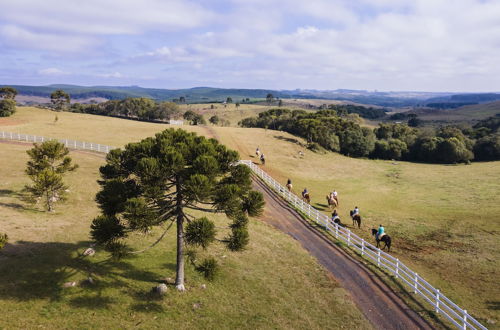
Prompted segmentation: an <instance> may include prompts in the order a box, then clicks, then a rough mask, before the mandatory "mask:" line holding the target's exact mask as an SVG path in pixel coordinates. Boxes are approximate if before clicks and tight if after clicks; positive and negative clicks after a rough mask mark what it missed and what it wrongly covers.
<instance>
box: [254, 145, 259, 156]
mask: <svg viewBox="0 0 500 330" xmlns="http://www.w3.org/2000/svg"><path fill="white" fill-rule="evenodd" d="M255 154H256V155H257V157H259V156H260V149H259V147H257V149H255Z"/></svg>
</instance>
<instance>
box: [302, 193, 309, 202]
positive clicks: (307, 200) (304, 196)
mask: <svg viewBox="0 0 500 330" xmlns="http://www.w3.org/2000/svg"><path fill="white" fill-rule="evenodd" d="M302 200H303V201H304V202H307V204H311V197H310V196H309V193H305V194H302Z"/></svg>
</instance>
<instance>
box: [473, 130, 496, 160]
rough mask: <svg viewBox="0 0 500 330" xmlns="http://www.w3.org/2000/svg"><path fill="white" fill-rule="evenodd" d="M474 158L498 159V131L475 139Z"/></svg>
mask: <svg viewBox="0 0 500 330" xmlns="http://www.w3.org/2000/svg"><path fill="white" fill-rule="evenodd" d="M474 159H476V160H500V133H497V134H491V135H487V136H485V137H482V138H480V139H479V140H477V141H476V144H475V145H474Z"/></svg>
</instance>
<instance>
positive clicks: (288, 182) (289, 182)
mask: <svg viewBox="0 0 500 330" xmlns="http://www.w3.org/2000/svg"><path fill="white" fill-rule="evenodd" d="M286 188H287V189H288V191H292V180H290V179H288V180H287V181H286Z"/></svg>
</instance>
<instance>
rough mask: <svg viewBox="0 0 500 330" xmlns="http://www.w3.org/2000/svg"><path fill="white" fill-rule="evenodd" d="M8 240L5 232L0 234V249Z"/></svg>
mask: <svg viewBox="0 0 500 330" xmlns="http://www.w3.org/2000/svg"><path fill="white" fill-rule="evenodd" d="M8 241H9V236H7V234H0V250H2V249H3V247H4V246H5V244H7V242H8Z"/></svg>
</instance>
